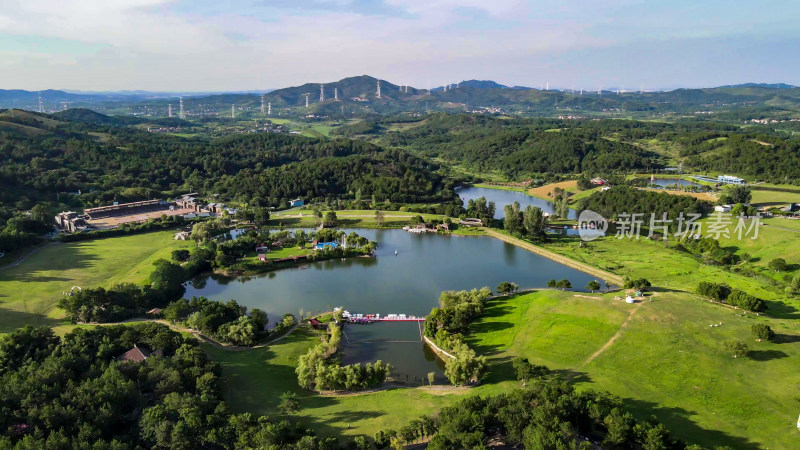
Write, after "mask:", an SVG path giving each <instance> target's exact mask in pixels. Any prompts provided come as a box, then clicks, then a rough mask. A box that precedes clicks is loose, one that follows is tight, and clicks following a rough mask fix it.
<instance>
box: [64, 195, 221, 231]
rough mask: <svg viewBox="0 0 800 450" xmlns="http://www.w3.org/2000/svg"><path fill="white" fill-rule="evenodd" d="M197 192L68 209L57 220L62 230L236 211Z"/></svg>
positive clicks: (108, 226)
mask: <svg viewBox="0 0 800 450" xmlns="http://www.w3.org/2000/svg"><path fill="white" fill-rule="evenodd" d="M196 196H197V194H187V195H184V196H183V197H181V198H180V199H178V200H175V201H166V200H162V199H152V200H143V201H138V202H130V203H116V202H115V203H113V204H111V205H107V206H99V207H96V208H87V209H85V210H84V211H83V213H78V212H74V211H64V212H60V213H58V214H57V215H56V216H55V222H56V226H57V227H58V228H59V230H61V231H62V232H67V233H80V232H85V231H93V230H108V229H112V228H116V227H118V226H120V225H122V224H127V223H141V222H146V221H148V220H150V219H157V218H160V217H162V216H167V217H171V216H182V217H183V218H184V219H194V218H197V217H216V216H218V215H220V214H222V213H223V212H227V213H228V214H231V215H234V214H236V209H234V208H228V207H226V206H225V205H224V204H222V203H205V202H202V201H200V200H199V199H198V198H197V197H196Z"/></svg>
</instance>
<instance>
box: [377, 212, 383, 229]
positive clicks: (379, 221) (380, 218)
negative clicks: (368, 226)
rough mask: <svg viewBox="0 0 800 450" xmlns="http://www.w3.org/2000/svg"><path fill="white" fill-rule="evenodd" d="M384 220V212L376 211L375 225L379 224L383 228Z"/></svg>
mask: <svg viewBox="0 0 800 450" xmlns="http://www.w3.org/2000/svg"><path fill="white" fill-rule="evenodd" d="M383 220H384V217H383V211H381V210H376V211H375V223H377V224H378V226H381V225H383Z"/></svg>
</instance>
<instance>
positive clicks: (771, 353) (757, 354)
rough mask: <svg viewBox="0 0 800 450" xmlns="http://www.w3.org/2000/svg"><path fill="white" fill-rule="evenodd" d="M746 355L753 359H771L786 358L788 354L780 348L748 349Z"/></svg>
mask: <svg viewBox="0 0 800 450" xmlns="http://www.w3.org/2000/svg"><path fill="white" fill-rule="evenodd" d="M747 357H748V358H750V359H752V360H753V361H771V360H773V359H780V358H788V357H789V355H787V354H786V353H784V352H782V351H780V350H750V351H749V352H747Z"/></svg>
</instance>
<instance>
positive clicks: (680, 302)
mask: <svg viewBox="0 0 800 450" xmlns="http://www.w3.org/2000/svg"><path fill="white" fill-rule="evenodd" d="M613 296H614V295H613V294H607V295H604V296H602V297H600V296H598V297H599V298H598V299H587V298H584V297H575V296H574V294H573V293H570V292H565V293H562V292H558V291H540V292H536V293H532V294H524V295H520V296H516V297H511V298H509V299H507V300H506V299H500V300H495V301H492V302H491V303H490V305H489V307H488V308H487V312H486V315H485V316H484V317H483V318H482V319H481V320H480V321H479V322H478V323H476V324H475V325H474V326H473V330H474V331H475V332H476V333H477V334H475V335H474V336H473V337H472V338H471V339H470V341H471V342H470V343H471V344H472V345H473V346H474V347H475V348H476V349H477V350H479V351H480V352H481V353H483V354H486V355H489V356H490V362H491V363H492V364H491V372H490V376H489V378H488V379H487V382H496V381H501V380H507V379H509V378H511V377H512V376H513V371H512V369H511V367H510V360H511V358H513V357H515V356H524V357H527V358H529V359H530V360H531V361H532V362H534V363H538V364H545V365H547V366H548V367H550V368H551V369H557V370H560V371H562V375H565V376H567V377H571V378H572V379H573V380H574V381H575V382H576V383H577V385H578V387H579V388H581V389H583V388H591V389H602V390H609V391H611V392H613V393H615V394H617V395H619V396H621V397H623V398H624V400H625V403H626V404H627V406H628V408H630V409H631V410H632V411H634V412H635V413H637V415H639V416H640V417H647V416H649V415H652V414H654V415H656V416H657V417H658V419H659V420H661V421H662V422H664V423H665V424H666V425H667V426H668V427H669V428H670V429H671V430H672V431H673V432H674V433H675V434H676V435H678V436H680V437H683V438H684V439H687V440H690V441H692V442H696V443H701V444H704V445H708V446H711V445H730V446H732V447H734V448H745V447H748V446H752V444H753V443H754V442H755V443H758V444H760V445H763V446H769V447H770V448H793V445H796V443H797V440H798V439H800V436H798V435H797V430H796V429H794V427H793V426H792V424H793V420H794V419H795V416H796V413H797V409H798V408H800V395H798V394H800V393H798V392H797V386H798V385H800V384H799V383H800V373H798V372H797V370H796V358H797V357H799V356H800V335H798V333H797V327H796V326H795V325H794V324H792V325H791V326H790V327H787V326H786V323H787V322H786V321H784V320H774V319H772V320H770V319H766V318H763V317H761V318H756V317H754V316H752V315H749V316H747V317H742V316H740V315H739V314H737V312H735V311H732V310H729V309H727V308H723V307H719V306H716V305H712V304H709V303H705V302H702V301H700V300H698V299H696V298H694V296H692V295H686V294H682V293H670V292H662V293H660V294H658V296H657V297H655V299H654V301H653V302H649V301H645V302H644V303H641V304H637V305H629V304H626V303H624V302H622V301H620V300H613ZM631 312H634V313H633V315H632V316H631ZM629 316H631V320H630V322H628V324H627V325H626V326H625V327H624V328H622V331H621V332H620V333H619V335H618V336H617V338H616V339H615V340H614V341H613V343H612V344H611V345H609V346H608V347H607V349H606V350H605V351H604V352H602V353H600V354H599V355H598V356H597V357H596V358H595V359H594V360H592V361H591V362H587V360H588V357H589V356H590V355H592V354H594V353H595V352H596V351H597V350H599V349H601V348H602V347H603V346H604V345H605V344H606V343H608V342H609V340H610V339H611V337H612V336H614V335H615V334H616V333H617V331H618V330H620V329H621V328H620V325H621V324H623V323H624V322H625V320H626V319H627V318H628V317H629ZM757 321H764V322H767V323H769V324H770V325H771V326H772V328H773V329H774V330H775V331H776V332H777V333H778V335H779V337H780V341H779V343H767V342H763V343H759V342H755V341H754V340H753V338H752V336H751V333H750V326H751V325H752V324H753V323H755V322H757ZM720 322H721V323H722V325H721V326H719V327H709V324H711V323H715V324H716V323H720ZM730 339H741V340H743V341H745V342H746V343H747V344H748V346H749V347H750V357H749V358H744V359H734V358H732V357H730V356H729V355H728V354H726V353H725V352H724V351H722V349H721V343H722V342H724V341H726V340H730ZM765 380H769V381H768V382H765ZM712 430H713V431H712Z"/></svg>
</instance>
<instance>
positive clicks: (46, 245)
mask: <svg viewBox="0 0 800 450" xmlns="http://www.w3.org/2000/svg"><path fill="white" fill-rule="evenodd" d="M60 243H61V242H48V243H47V244H44V245H40V246H39V247H36V248H34V249H33V250H31V251H29V252H28V253H25V254H24V255H22V256H20V257H19V258H17V260H16V261H14V262H12V263H10V264H7V265H5V266H2V267H0V272H2V271H4V270H6V269H10V268H12V267H17V266H18V265H20V264H22V263H23V262H24V261H25V260H26V259H28V257H29V256H31V255H33V254H34V253H36V252H38V251H39V250H41V249H43V248H45V247H51V246H53V245H58V244H60Z"/></svg>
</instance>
